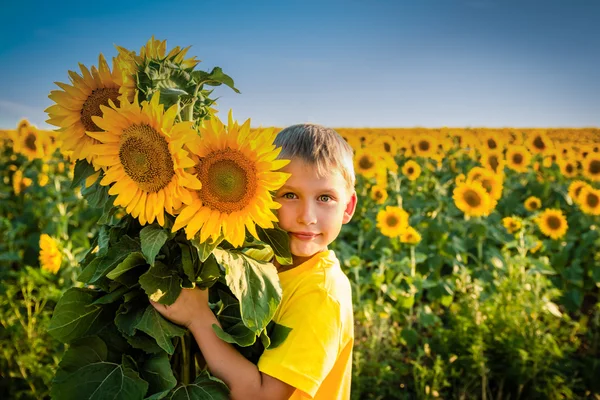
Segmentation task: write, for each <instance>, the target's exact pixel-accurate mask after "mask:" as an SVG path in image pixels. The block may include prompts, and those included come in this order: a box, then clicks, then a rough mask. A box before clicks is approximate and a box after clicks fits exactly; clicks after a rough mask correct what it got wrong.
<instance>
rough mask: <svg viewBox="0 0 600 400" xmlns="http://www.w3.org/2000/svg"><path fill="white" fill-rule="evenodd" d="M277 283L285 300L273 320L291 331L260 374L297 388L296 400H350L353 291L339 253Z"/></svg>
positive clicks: (264, 359)
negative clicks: (339, 258)
mask: <svg viewBox="0 0 600 400" xmlns="http://www.w3.org/2000/svg"><path fill="white" fill-rule="evenodd" d="M279 280H280V282H281V288H282V292H283V294H282V298H281V303H280V304H279V307H278V308H277V311H276V312H275V316H274V317H273V320H274V321H275V322H277V323H278V324H281V325H284V326H287V327H289V328H292V331H291V332H290V334H289V335H288V337H287V338H286V339H285V341H284V342H283V343H282V344H281V345H279V347H276V348H274V349H270V350H265V352H264V353H263V354H262V356H261V357H260V359H259V360H258V369H259V370H260V371H261V372H263V373H265V374H268V375H271V376H272V377H275V378H277V379H279V380H281V381H283V382H285V383H287V384H289V385H291V386H293V387H295V388H296V391H294V393H293V395H292V397H290V399H292V400H299V399H306V398H314V399H316V400H320V399H322V400H348V399H350V379H351V377H352V347H353V344H354V318H353V312H352V290H351V287H350V282H349V280H348V278H347V277H346V275H344V273H343V272H342V270H341V268H340V263H339V261H338V259H337V257H336V256H335V253H334V252H333V250H326V251H323V252H320V253H317V254H315V255H314V256H313V257H312V258H311V259H309V260H308V261H306V262H304V263H302V264H300V265H299V266H297V267H295V268H293V269H290V270H287V271H283V272H281V273H279Z"/></svg>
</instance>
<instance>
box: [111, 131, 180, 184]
mask: <svg viewBox="0 0 600 400" xmlns="http://www.w3.org/2000/svg"><path fill="white" fill-rule="evenodd" d="M119 160H120V161H121V164H122V165H123V168H124V169H125V173H126V174H127V175H128V176H129V177H130V178H131V179H132V180H133V181H134V182H135V183H137V185H138V186H139V188H140V189H142V190H144V191H146V192H151V193H154V192H158V191H159V190H161V189H163V188H164V187H166V186H167V185H168V184H169V182H171V179H172V178H173V175H175V170H174V166H173V158H172V157H171V152H170V151H169V144H168V143H167V141H166V139H165V138H164V137H163V136H162V135H161V134H159V133H158V132H157V131H156V130H154V128H152V127H151V126H149V125H146V124H143V125H137V124H136V125H131V126H130V127H128V128H127V129H125V130H124V131H123V135H122V137H121V144H120V147H119Z"/></svg>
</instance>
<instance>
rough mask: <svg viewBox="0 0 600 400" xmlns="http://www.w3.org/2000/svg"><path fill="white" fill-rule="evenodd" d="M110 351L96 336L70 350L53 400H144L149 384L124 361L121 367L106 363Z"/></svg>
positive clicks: (65, 358) (56, 379)
mask: <svg viewBox="0 0 600 400" xmlns="http://www.w3.org/2000/svg"><path fill="white" fill-rule="evenodd" d="M106 358H107V348H106V344H105V343H104V342H103V341H102V339H100V338H98V337H97V336H92V337H89V338H85V339H83V340H81V341H79V342H77V343H76V344H73V345H72V346H70V347H69V349H68V350H67V352H66V353H65V355H64V356H63V358H62V361H61V362H60V365H59V368H58V371H57V373H56V376H55V378H54V380H53V382H52V388H51V396H52V398H53V399H57V400H63V399H65V400H67V399H68V400H71V399H77V400H79V399H97V400H104V399H106V400H108V399H111V400H112V399H123V400H129V399H141V398H143V397H144V395H145V394H146V392H147V390H148V383H147V382H145V381H144V380H143V379H141V378H140V377H139V375H138V373H137V372H136V371H135V370H134V369H133V368H132V367H133V366H134V363H133V361H132V360H130V359H129V358H127V357H125V356H124V357H123V362H122V364H117V363H113V362H108V361H106Z"/></svg>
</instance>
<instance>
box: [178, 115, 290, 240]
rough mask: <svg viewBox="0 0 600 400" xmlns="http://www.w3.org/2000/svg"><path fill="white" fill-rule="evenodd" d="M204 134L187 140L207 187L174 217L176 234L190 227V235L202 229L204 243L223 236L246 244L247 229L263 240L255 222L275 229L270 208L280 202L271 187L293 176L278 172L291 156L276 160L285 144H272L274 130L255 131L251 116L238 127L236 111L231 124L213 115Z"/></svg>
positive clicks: (204, 126)
mask: <svg viewBox="0 0 600 400" xmlns="http://www.w3.org/2000/svg"><path fill="white" fill-rule="evenodd" d="M200 134H201V138H200V137H196V139H195V140H193V141H191V142H189V143H187V146H188V148H189V150H190V152H191V153H192V157H193V158H194V160H195V162H196V165H195V166H194V168H195V171H196V174H197V177H198V179H199V180H200V181H201V182H202V184H203V186H202V188H201V189H200V190H198V191H196V192H194V201H193V202H192V203H191V204H190V205H188V206H186V207H184V208H183V209H182V210H181V213H180V214H179V216H178V217H177V219H176V220H175V224H174V225H173V228H172V230H173V232H175V231H177V230H178V229H180V228H183V227H185V232H186V235H187V238H188V239H191V238H193V237H194V236H195V235H196V233H197V232H198V231H199V230H200V242H204V241H206V240H207V239H208V238H209V237H210V238H212V241H213V242H214V241H216V240H217V239H218V238H219V236H222V237H223V238H224V239H225V240H226V241H228V242H229V243H231V244H232V245H233V246H234V247H239V246H241V245H243V243H244V240H245V238H246V229H248V232H250V233H251V234H252V236H254V237H255V238H257V239H258V234H257V232H256V225H259V226H260V227H262V228H273V226H274V225H273V222H276V221H277V217H276V216H275V214H274V213H273V212H272V211H271V210H274V209H278V208H279V207H280V204H279V203H277V202H276V201H274V200H273V198H272V196H271V193H270V192H271V191H276V190H278V189H279V188H280V187H281V186H282V185H283V184H284V183H285V181H286V180H287V179H288V178H289V174H287V173H285V172H277V170H278V169H280V168H282V167H284V166H286V165H287V164H288V163H289V160H277V159H276V158H277V156H278V155H279V153H280V152H281V148H276V147H275V145H273V141H274V139H275V134H274V131H273V129H266V130H256V131H254V132H250V120H247V121H246V122H245V123H244V124H243V125H241V126H240V125H238V123H237V121H234V120H233V117H232V115H231V112H230V113H229V121H228V124H227V126H225V125H223V123H222V122H221V121H220V120H219V119H218V118H217V117H216V116H212V117H211V119H210V120H209V121H205V122H204V124H203V126H202V127H201V128H200Z"/></svg>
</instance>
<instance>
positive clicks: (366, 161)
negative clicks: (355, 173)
mask: <svg viewBox="0 0 600 400" xmlns="http://www.w3.org/2000/svg"><path fill="white" fill-rule="evenodd" d="M358 165H359V166H360V168H361V169H371V168H373V162H372V161H371V159H370V158H369V157H367V156H363V157H361V158H360V161H359V162H358Z"/></svg>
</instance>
